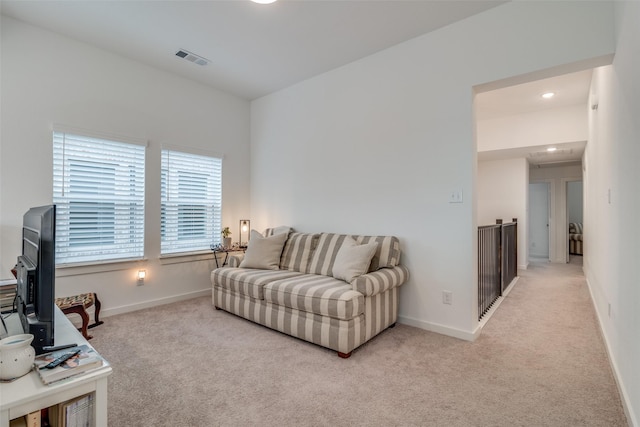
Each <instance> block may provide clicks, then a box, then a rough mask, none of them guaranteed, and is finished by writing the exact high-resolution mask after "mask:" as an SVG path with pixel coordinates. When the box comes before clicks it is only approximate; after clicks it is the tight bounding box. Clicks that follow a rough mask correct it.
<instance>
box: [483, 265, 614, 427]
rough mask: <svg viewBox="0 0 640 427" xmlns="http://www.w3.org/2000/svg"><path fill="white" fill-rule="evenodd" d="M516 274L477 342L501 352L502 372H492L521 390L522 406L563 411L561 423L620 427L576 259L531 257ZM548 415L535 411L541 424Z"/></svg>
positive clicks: (602, 350)
mask: <svg viewBox="0 0 640 427" xmlns="http://www.w3.org/2000/svg"><path fill="white" fill-rule="evenodd" d="M518 274H519V275H520V278H519V279H518V282H517V283H516V284H515V286H514V287H513V289H512V290H511V292H510V293H509V294H508V296H507V297H506V298H505V299H504V300H503V301H502V303H501V305H500V306H499V308H498V309H497V310H496V312H495V313H494V314H493V316H492V317H491V319H489V321H488V322H487V324H486V326H485V327H484V329H483V331H482V335H481V336H480V338H479V339H478V343H485V344H486V343H487V342H486V341H489V342H490V343H492V344H493V345H494V346H499V347H500V349H501V351H502V352H504V354H503V355H502V357H503V358H504V361H503V362H504V364H505V365H504V371H505V372H501V373H500V374H498V375H497V377H498V378H502V380H504V381H509V380H511V381H513V380H515V381H517V382H518V383H519V387H521V388H528V389H529V391H530V392H529V393H526V394H527V395H528V396H529V397H530V399H531V401H530V402H527V403H528V405H531V407H532V408H537V410H539V409H540V408H541V407H545V406H548V411H550V412H553V411H559V412H560V413H564V415H563V416H560V418H563V419H565V420H570V422H569V424H567V425H602V426H604V425H606V426H626V425H627V421H626V417H625V414H624V410H623V408H622V403H621V399H620V395H619V392H618V388H617V385H616V383H615V379H614V376H613V373H612V370H611V367H610V364H609V359H608V356H607V352H606V349H605V345H604V342H603V339H602V336H601V333H600V329H599V325H598V322H597V318H596V314H595V310H594V308H593V304H592V301H591V296H590V294H589V289H588V287H587V283H586V280H585V277H584V274H583V272H582V257H580V256H572V258H571V262H570V263H569V264H561V263H550V262H544V261H542V262H531V263H530V264H529V268H528V269H527V270H519V271H518ZM514 361H517V363H514ZM516 367H517V371H515V372H511V373H509V371H510V370H512V369H514V368H516ZM521 392H522V390H519V391H518V393H521ZM567 411H569V412H571V415H569V414H567V413H565V412H567ZM548 415H549V414H547V415H543V414H540V417H541V419H540V421H541V424H546V423H545V421H543V420H549V418H548ZM551 418H555V416H552V417H551Z"/></svg>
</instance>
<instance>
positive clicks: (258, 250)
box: [240, 230, 288, 270]
mask: <svg viewBox="0 0 640 427" xmlns="http://www.w3.org/2000/svg"><path fill="white" fill-rule="evenodd" d="M287 236H288V234H287V233H284V234H276V235H273V236H270V237H263V236H262V234H260V233H259V232H257V231H256V230H251V238H250V239H249V245H248V247H247V251H246V252H245V254H244V259H243V260H242V262H241V263H240V268H262V269H265V270H278V269H279V265H280V255H282V248H283V247H284V242H286V240H287Z"/></svg>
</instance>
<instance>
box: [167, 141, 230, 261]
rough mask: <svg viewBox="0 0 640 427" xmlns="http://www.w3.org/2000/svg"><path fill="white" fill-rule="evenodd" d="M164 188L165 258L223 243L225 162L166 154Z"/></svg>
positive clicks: (196, 156) (170, 151)
mask: <svg viewBox="0 0 640 427" xmlns="http://www.w3.org/2000/svg"><path fill="white" fill-rule="evenodd" d="M160 185H161V190H160V191H161V212H160V223H161V228H160V234H161V244H160V246H161V249H160V252H161V253H162V254H172V253H180V252H193V251H199V250H205V249H209V248H210V246H211V244H212V243H220V231H221V227H220V224H221V218H220V217H221V201H222V159H221V158H218V157H211V156H203V155H197V154H190V153H184V152H180V151H173V150H162V175H161V183H160Z"/></svg>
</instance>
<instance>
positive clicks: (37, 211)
mask: <svg viewBox="0 0 640 427" xmlns="http://www.w3.org/2000/svg"><path fill="white" fill-rule="evenodd" d="M55 245H56V206H55V205H48V206H39V207H35V208H31V209H29V211H28V212H27V213H25V214H24V217H23V221H22V255H20V256H19V257H18V263H17V265H16V270H17V274H16V276H17V277H16V278H17V282H18V283H17V311H18V315H19V316H20V322H21V323H22V329H23V331H24V333H25V334H32V335H33V341H32V342H31V345H32V346H33V348H34V349H35V350H36V353H37V354H41V353H43V352H45V351H46V349H45V347H51V346H53V337H54V334H53V330H54V304H55V280H56V279H55V276H56V248H55Z"/></svg>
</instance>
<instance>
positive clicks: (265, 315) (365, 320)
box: [211, 229, 409, 358]
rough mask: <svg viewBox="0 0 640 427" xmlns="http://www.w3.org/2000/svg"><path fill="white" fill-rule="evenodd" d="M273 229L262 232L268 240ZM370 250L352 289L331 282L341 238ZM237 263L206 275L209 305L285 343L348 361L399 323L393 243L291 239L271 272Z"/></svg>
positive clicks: (403, 277)
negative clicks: (308, 345)
mask: <svg viewBox="0 0 640 427" xmlns="http://www.w3.org/2000/svg"><path fill="white" fill-rule="evenodd" d="M272 230H273V229H268V230H267V231H266V232H265V235H268V234H269V232H270V231H272ZM348 237H351V238H353V239H354V240H355V241H356V242H357V243H358V244H359V245H361V244H366V243H371V242H374V241H375V242H377V243H378V245H377V248H376V251H375V253H374V255H373V258H372V259H371V263H370V265H369V269H368V272H366V273H365V274H362V275H360V276H358V277H355V278H354V279H353V280H352V281H351V283H347V282H345V281H343V280H339V279H336V278H334V277H333V267H334V262H335V259H336V255H337V253H338V251H339V249H340V247H341V245H342V244H343V242H344V241H345V239H346V238H348ZM240 262H241V257H230V259H229V265H228V266H227V267H222V268H217V269H215V270H213V271H212V272H211V283H212V285H213V295H212V298H213V305H214V307H215V308H216V309H222V310H225V311H228V312H230V313H233V314H236V315H238V316H241V317H244V318H246V319H248V320H251V321H253V322H256V323H259V324H261V325H264V326H267V327H269V328H272V329H275V330H278V331H280V332H283V333H285V334H288V335H292V336H294V337H297V338H301V339H303V340H306V341H309V342H312V343H314V344H318V345H321V346H324V347H327V348H329V349H332V350H335V351H337V352H338V355H339V356H340V357H345V358H346V357H349V356H350V355H351V352H352V351H353V350H354V349H355V348H357V347H359V346H360V345H362V344H363V343H365V342H367V341H368V340H370V339H371V338H373V337H374V336H376V335H377V334H378V333H380V332H381V331H383V330H384V329H386V328H388V327H392V326H395V322H396V320H397V317H398V297H399V287H400V285H402V284H403V283H404V282H406V281H407V279H408V277H409V272H408V270H407V269H406V268H405V267H404V266H401V265H399V262H400V243H399V241H398V238H396V237H393V236H348V235H344V234H332V233H316V234H313V233H296V232H291V233H289V235H288V238H287V239H286V241H285V243H284V247H283V250H282V255H281V257H280V265H279V269H278V270H262V269H252V268H240V267H239V265H240Z"/></svg>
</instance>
